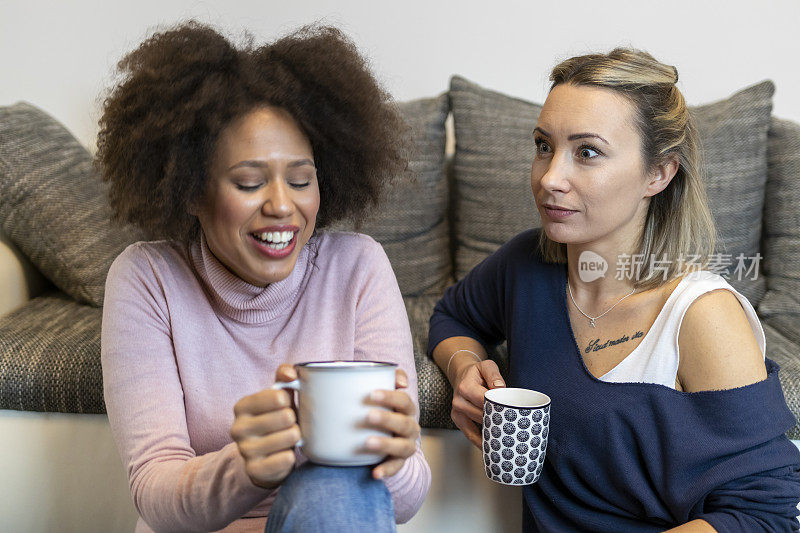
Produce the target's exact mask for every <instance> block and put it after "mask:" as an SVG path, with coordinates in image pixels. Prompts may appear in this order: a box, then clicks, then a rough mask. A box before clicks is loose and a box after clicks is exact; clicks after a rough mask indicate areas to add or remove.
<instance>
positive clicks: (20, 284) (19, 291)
mask: <svg viewBox="0 0 800 533" xmlns="http://www.w3.org/2000/svg"><path fill="white" fill-rule="evenodd" d="M49 286H50V282H49V281H48V280H47V278H45V277H44V276H43V275H42V274H41V273H40V272H39V271H38V270H37V269H36V267H34V266H33V265H32V264H31V262H30V261H28V259H27V258H26V257H25V256H24V255H22V252H20V251H19V249H18V248H17V247H16V246H15V245H14V243H12V242H11V241H10V240H9V239H8V237H7V236H6V235H5V234H4V233H3V230H2V229H0V317H2V316H5V315H7V314H8V313H9V312H11V311H13V310H14V309H16V308H18V307H19V306H21V305H22V304H24V303H25V302H27V301H28V300H30V299H32V298H35V297H37V296H39V295H40V294H42V293H43V292H44V291H45V290H46V289H47V288H48V287H49Z"/></svg>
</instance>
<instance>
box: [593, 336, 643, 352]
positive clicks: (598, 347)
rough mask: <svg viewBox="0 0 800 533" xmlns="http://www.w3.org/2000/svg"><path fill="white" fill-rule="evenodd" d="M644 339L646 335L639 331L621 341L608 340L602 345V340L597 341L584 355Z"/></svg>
mask: <svg viewBox="0 0 800 533" xmlns="http://www.w3.org/2000/svg"><path fill="white" fill-rule="evenodd" d="M641 337H644V333H642V332H641V331H637V332H636V333H634V334H633V336H631V337H629V336H627V335H623V336H622V337H620V338H619V339H608V340H607V341H606V342H604V343H602V344H600V339H595V340H593V341H591V342H590V343H589V346H587V347H586V350H585V352H584V353H589V352H597V351H600V350H602V349H603V348H608V347H610V346H616V345H617V344H622V343H623V342H628V341H629V340H633V339H638V338H641Z"/></svg>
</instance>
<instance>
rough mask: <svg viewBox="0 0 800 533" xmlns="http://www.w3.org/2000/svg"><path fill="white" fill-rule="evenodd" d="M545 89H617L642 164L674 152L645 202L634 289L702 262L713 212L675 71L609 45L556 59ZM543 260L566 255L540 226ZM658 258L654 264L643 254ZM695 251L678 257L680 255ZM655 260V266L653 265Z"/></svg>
mask: <svg viewBox="0 0 800 533" xmlns="http://www.w3.org/2000/svg"><path fill="white" fill-rule="evenodd" d="M550 81H552V82H553V83H552V85H551V86H550V90H551V91H552V90H553V88H555V87H556V86H557V85H561V84H565V83H566V84H571V85H578V86H580V85H588V86H593V87H603V88H606V89H611V90H612V91H615V92H616V93H618V94H621V95H623V96H625V97H626V98H627V99H628V101H629V102H631V104H633V107H634V108H635V110H636V114H635V116H636V127H637V129H638V130H639V136H640V138H641V140H642V159H643V161H644V168H645V169H648V170H650V169H653V168H654V167H655V166H657V165H659V164H662V163H665V162H666V161H667V160H668V159H669V158H670V157H673V156H677V159H678V163H679V167H678V171H677V173H676V174H675V177H674V178H673V179H672V181H671V182H670V183H669V185H667V187H666V188H665V189H664V190H663V191H661V192H660V193H658V194H656V195H654V196H652V197H651V198H650V205H649V207H648V209H647V215H646V218H645V222H644V229H643V231H642V234H641V236H640V239H639V243H638V246H637V247H636V249H638V252H635V254H634V255H636V254H641V256H643V257H644V258H645V261H644V264H642V265H641V266H642V270H641V272H639V275H638V276H635V277H634V279H633V282H634V286H635V288H636V289H652V288H656V287H659V286H661V285H663V284H665V283H667V282H668V281H670V280H673V279H675V278H677V277H679V276H680V275H682V274H685V273H686V272H688V271H689V270H693V269H694V268H702V267H703V266H705V265H706V264H707V262H708V258H709V256H710V255H711V254H712V252H713V249H714V243H715V229H714V219H713V218H712V217H711V210H710V209H709V207H708V200H707V197H706V192H705V182H704V173H703V164H702V161H701V152H700V144H699V139H698V133H697V128H696V126H695V123H694V120H693V118H692V116H691V113H690V111H689V109H688V108H687V106H686V102H685V100H684V99H683V95H682V94H681V92H680V90H678V88H677V87H676V86H675V83H677V81H678V71H677V69H676V68H675V67H673V66H670V65H665V64H663V63H660V62H659V61H657V60H656V59H655V58H654V57H653V56H651V55H650V54H648V53H647V52H643V51H641V50H633V49H628V48H615V49H614V50H612V51H611V52H609V53H608V54H589V55H584V56H576V57H572V58H570V59H567V60H566V61H563V62H561V63H559V64H558V65H556V67H555V68H554V69H553V71H552V73H551V74H550ZM539 244H540V247H541V251H542V255H543V257H544V259H545V261H548V262H554V263H566V261H567V253H566V245H565V244H562V243H557V242H555V241H553V240H551V239H549V238H548V237H547V235H546V234H545V232H544V231H542V232H541V233H540V243H539ZM651 258H654V259H655V260H656V261H661V260H666V264H665V265H661V267H657V266H656V265H654V264H653V261H651ZM681 258H683V259H686V258H696V259H699V262H698V263H696V264H694V265H691V264H690V265H688V266H687V265H686V264H684V263H683V262H682V261H681V260H680V259H681ZM654 267H655V268H654Z"/></svg>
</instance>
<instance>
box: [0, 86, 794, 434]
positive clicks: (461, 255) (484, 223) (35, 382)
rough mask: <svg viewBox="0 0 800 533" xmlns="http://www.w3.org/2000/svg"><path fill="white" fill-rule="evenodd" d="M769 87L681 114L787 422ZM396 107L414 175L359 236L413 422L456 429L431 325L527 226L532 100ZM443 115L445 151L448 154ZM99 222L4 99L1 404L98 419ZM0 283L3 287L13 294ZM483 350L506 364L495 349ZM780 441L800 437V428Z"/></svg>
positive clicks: (36, 114) (789, 379)
mask: <svg viewBox="0 0 800 533" xmlns="http://www.w3.org/2000/svg"><path fill="white" fill-rule="evenodd" d="M773 90H774V87H773V85H772V83H771V82H769V81H765V82H762V83H759V84H757V85H754V86H752V87H748V88H746V89H743V90H741V91H739V92H737V93H735V94H733V95H732V96H730V97H729V98H727V99H725V100H722V101H719V102H715V103H712V104H708V105H704V106H700V107H695V108H693V110H694V113H695V115H696V116H697V119H698V123H699V126H700V130H701V137H702V141H703V146H704V148H705V160H706V166H707V169H708V190H709V197H710V200H711V204H712V212H713V214H714V216H715V219H716V221H717V225H718V229H719V234H720V244H721V247H720V253H721V254H723V255H721V256H720V260H721V261H720V263H721V264H722V263H724V262H725V260H726V259H727V260H728V262H729V265H730V268H729V271H730V272H729V273H728V274H729V277H728V279H729V281H730V282H731V283H732V284H733V285H734V286H735V287H736V288H737V290H739V291H740V292H742V293H743V294H745V296H747V297H748V298H749V299H750V301H751V302H752V303H753V304H754V306H756V308H757V310H758V313H759V315H760V317H761V318H762V321H763V324H764V328H765V330H766V336H767V352H768V353H767V355H768V357H770V358H771V359H773V360H775V361H776V362H777V363H778V364H780V365H781V367H782V371H781V381H782V384H783V388H784V392H785V394H786V397H787V400H788V403H789V406H790V408H791V409H792V411H793V412H794V414H795V416H796V417H798V415H800V125H798V124H795V123H792V122H789V121H785V120H781V119H778V118H775V117H773V116H772V115H771V107H772V106H771V96H772V93H773ZM400 106H401V110H402V113H403V115H404V117H405V118H406V120H407V121H408V122H409V123H410V124H411V126H412V128H413V131H414V134H415V138H416V151H415V152H414V154H413V156H412V158H411V162H410V167H409V170H410V172H409V175H407V176H399V177H398V179H397V181H396V182H395V184H394V185H393V186H392V187H391V189H390V190H389V192H388V193H387V197H386V199H385V202H384V204H383V207H382V208H381V209H379V210H378V211H377V212H376V213H375V214H374V215H373V216H372V217H371V218H370V219H369V220H368V221H367V222H366V223H365V224H364V225H363V226H362V227H361V228H360V231H362V232H364V233H368V234H370V235H372V236H373V237H375V238H376V239H377V240H378V241H379V242H381V243H382V244H383V246H384V248H385V250H386V252H387V254H388V256H389V258H390V260H391V261H392V264H393V267H394V269H395V272H396V274H397V278H398V282H399V284H400V288H401V290H402V292H403V295H404V299H405V302H406V307H407V310H408V314H409V319H410V322H411V327H412V333H413V338H414V350H415V358H416V364H417V370H418V373H419V389H420V390H419V393H420V407H421V413H420V418H421V424H422V425H423V427H428V428H453V425H452V422H451V420H450V416H449V411H450V398H451V394H452V391H451V390H450V387H449V385H448V384H447V382H446V380H445V379H444V377H443V375H442V373H441V372H440V371H439V369H438V368H437V367H436V366H435V365H434V364H433V362H432V361H431V360H430V359H429V358H428V357H427V356H426V354H425V349H426V343H427V325H428V318H429V316H430V313H431V310H432V308H433V306H434V304H435V303H436V301H437V299H438V298H439V297H440V295H441V293H442V291H443V290H444V288H445V287H446V286H447V285H448V284H450V283H451V282H452V281H453V280H455V279H459V278H460V277H462V276H463V275H464V274H465V273H466V272H468V271H469V269H470V268H472V267H473V266H474V265H475V264H477V263H478V262H479V261H480V260H481V259H483V258H484V257H486V255H488V254H490V253H491V252H492V251H494V250H495V249H496V248H497V247H498V246H499V245H500V244H502V243H503V242H504V241H506V240H507V239H508V238H510V237H511V236H513V235H515V234H516V233H518V232H520V231H522V230H524V229H527V228H529V227H534V226H538V225H539V219H538V215H537V212H536V209H535V207H534V204H533V201H532V198H531V192H530V184H529V172H530V162H531V158H532V157H533V143H532V138H531V131H532V129H533V127H534V125H535V122H536V119H537V116H538V112H539V110H540V106H539V105H537V104H534V103H531V102H527V101H524V100H520V99H515V98H511V97H508V96H506V95H503V94H500V93H497V92H493V91H490V90H487V89H484V88H482V87H480V86H478V85H476V84H474V83H472V82H470V81H468V80H465V79H463V78H461V77H457V76H456V77H453V78H452V80H451V84H450V89H449V91H448V92H447V93H445V94H443V95H440V96H438V97H435V98H430V99H423V100H416V101H413V102H407V103H402V104H400ZM450 113H452V117H453V124H454V129H453V133H454V137H455V152H454V154H452V156H448V155H446V153H445V139H446V128H445V122H446V119H447V117H448V114H450ZM108 220H109V209H108V206H107V203H106V200H105V189H104V187H103V186H102V185H101V183H100V181H99V179H98V178H97V175H96V173H95V171H94V169H93V167H92V161H91V156H90V154H89V152H87V150H86V149H85V148H84V147H83V146H81V145H80V144H79V143H78V142H77V141H76V140H75V139H74V138H73V137H72V135H71V134H70V133H69V132H68V131H67V130H66V129H65V128H64V127H63V126H61V125H60V124H58V123H57V122H56V121H55V120H54V119H52V118H51V117H49V116H48V115H46V114H45V113H44V112H42V111H41V110H39V109H37V108H36V107H34V106H32V105H30V104H27V103H18V104H15V105H11V106H7V107H0V228H2V233H5V235H7V237H8V239H9V240H10V242H11V243H12V244H13V246H15V247H16V248H18V249H19V250H20V251H21V254H22V255H24V256H25V258H27V260H29V261H30V263H31V264H32V265H34V266H35V268H36V269H37V270H38V271H39V272H40V273H41V275H42V277H43V279H45V280H47V285H46V286H45V288H44V289H43V290H42V291H41V294H39V295H38V296H36V297H35V298H32V299H30V300H29V301H27V302H25V303H24V304H22V305H21V306H19V307H18V308H16V309H14V310H13V311H11V312H10V313H8V314H6V315H5V316H3V317H0V409H3V410H19V411H44V412H63V413H103V412H104V403H103V397H102V383H101V370H100V357H99V355H100V319H101V312H102V310H101V307H100V306H101V305H102V298H103V287H104V281H105V275H106V272H107V270H108V267H109V265H110V264H111V262H112V261H113V259H114V258H115V257H116V255H117V254H118V253H119V252H120V251H122V250H123V249H124V248H125V246H127V245H128V244H129V243H131V242H135V241H136V240H138V239H139V238H140V235H139V234H138V233H137V232H136V231H135V230H133V229H131V228H128V227H118V226H116V225H113V224H111V223H109V221H108ZM341 227H343V228H346V226H341ZM347 229H351V228H347ZM758 254H760V256H761V259H760V262H759V261H756V262H757V265H756V270H755V274H757V275H755V276H754V275H753V272H751V274H750V275H749V276H748V277H746V278H743V279H741V280H739V279H736V277H735V275H733V270H734V268H735V266H736V258H737V257H739V256H741V257H742V258H745V259H747V260H748V261H749V262H748V266H751V265H752V262H753V259H752V258H754V257H758ZM728 255H729V257H728ZM6 260H7V259H6ZM722 273H723V274H725V273H724V272H722ZM752 277H755V279H750V278H752ZM3 283H6V282H4V281H3V280H0V292H2V291H4V290H12V289H13V287H8V286H3ZM495 357H496V358H497V359H498V361H499V362H500V363H501V367H502V366H503V363H504V361H505V352H504V350H503V348H502V347H501V348H500V349H498V352H497V353H496V354H495ZM788 435H789V436H790V437H791V438H794V439H797V438H800V429H798V427H795V428H793V429H792V430H791V431H789V433H788Z"/></svg>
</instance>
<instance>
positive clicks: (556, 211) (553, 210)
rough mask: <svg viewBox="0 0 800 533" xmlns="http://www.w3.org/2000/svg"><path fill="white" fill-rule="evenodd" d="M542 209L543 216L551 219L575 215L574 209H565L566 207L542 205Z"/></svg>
mask: <svg viewBox="0 0 800 533" xmlns="http://www.w3.org/2000/svg"><path fill="white" fill-rule="evenodd" d="M542 208H543V209H544V212H545V214H546V215H547V216H548V217H549V218H551V219H563V218H567V217H569V216H570V215H572V214H574V213H577V211H576V210H574V209H567V208H566V207H562V206H560V205H555V204H543V205H542Z"/></svg>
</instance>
